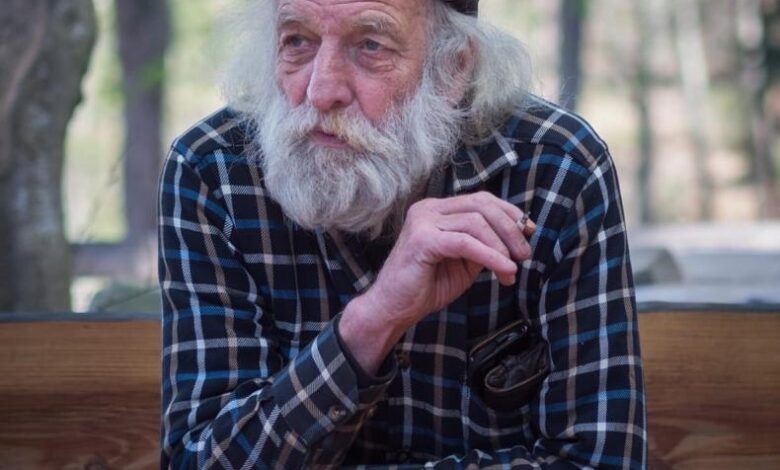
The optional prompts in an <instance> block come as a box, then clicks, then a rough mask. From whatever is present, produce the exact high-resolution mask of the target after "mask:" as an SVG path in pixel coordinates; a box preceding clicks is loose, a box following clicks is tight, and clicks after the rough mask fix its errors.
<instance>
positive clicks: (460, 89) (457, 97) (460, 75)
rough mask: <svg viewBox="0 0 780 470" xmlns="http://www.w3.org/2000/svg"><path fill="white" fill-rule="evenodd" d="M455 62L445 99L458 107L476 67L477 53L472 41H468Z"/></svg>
mask: <svg viewBox="0 0 780 470" xmlns="http://www.w3.org/2000/svg"><path fill="white" fill-rule="evenodd" d="M456 60H457V63H456V64H455V67H454V72H455V73H454V76H453V77H452V82H451V83H452V87H451V88H450V89H449V92H448V93H447V97H448V98H449V99H450V101H451V102H452V104H453V105H454V106H457V105H459V104H460V103H461V101H463V98H464V97H465V95H466V91H468V88H469V85H470V84H471V80H472V78H473V76H474V68H475V67H476V65H477V51H476V48H475V46H474V42H473V41H471V40H469V43H468V46H467V47H466V48H465V49H464V50H463V51H462V52H461V53H460V54H458V57H457V58H456Z"/></svg>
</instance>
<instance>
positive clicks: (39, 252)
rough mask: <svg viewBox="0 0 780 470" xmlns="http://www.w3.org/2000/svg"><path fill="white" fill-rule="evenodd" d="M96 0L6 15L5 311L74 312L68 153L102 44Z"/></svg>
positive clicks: (37, 0) (55, 1) (38, 5)
mask: <svg viewBox="0 0 780 470" xmlns="http://www.w3.org/2000/svg"><path fill="white" fill-rule="evenodd" d="M95 32H96V24H95V13H94V10H93V6H92V2H91V0H70V1H59V0H5V2H4V3H3V8H0V310H17V311H18V310H37V311H46V310H59V311H63V310H69V309H70V294H69V291H70V273H69V271H70V266H69V254H68V244H67V242H66V239H65V231H64V226H63V225H64V224H63V212H62V195H61V191H62V166H63V143H64V140H65V131H66V127H67V123H68V121H69V120H70V117H71V115H72V113H73V110H74V108H75V107H76V105H77V104H78V102H79V100H80V97H81V92H80V88H81V79H82V77H83V76H84V74H85V72H86V69H87V64H88V62H89V56H90V52H91V50H92V45H93V43H94V39H95Z"/></svg>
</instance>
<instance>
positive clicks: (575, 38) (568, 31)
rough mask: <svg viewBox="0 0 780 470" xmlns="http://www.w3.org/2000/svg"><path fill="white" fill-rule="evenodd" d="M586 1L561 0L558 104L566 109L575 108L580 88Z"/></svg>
mask: <svg viewBox="0 0 780 470" xmlns="http://www.w3.org/2000/svg"><path fill="white" fill-rule="evenodd" d="M585 8H586V0H561V9H560V27H561V34H560V38H561V39H560V53H559V55H558V57H560V65H559V75H560V79H561V94H560V97H559V102H560V104H561V106H563V107H565V108H568V109H576V108H577V98H578V96H579V93H580V89H581V88H582V36H583V31H582V29H583V24H584V22H585V16H586V15H585V13H586V11H585Z"/></svg>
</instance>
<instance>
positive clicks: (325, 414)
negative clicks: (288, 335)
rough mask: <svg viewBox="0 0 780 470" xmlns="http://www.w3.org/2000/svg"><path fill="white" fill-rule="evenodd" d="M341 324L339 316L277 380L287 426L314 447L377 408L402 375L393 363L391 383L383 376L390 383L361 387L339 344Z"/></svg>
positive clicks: (276, 392) (275, 388) (274, 391)
mask: <svg viewBox="0 0 780 470" xmlns="http://www.w3.org/2000/svg"><path fill="white" fill-rule="evenodd" d="M337 323H338V317H337V318H336V319H334V321H331V322H330V323H328V325H327V326H326V327H325V329H324V330H322V332H320V334H319V335H317V337H316V338H315V339H314V341H312V342H311V344H309V345H308V346H307V347H306V348H305V349H303V350H302V351H301V352H300V353H299V354H298V355H297V356H296V357H295V358H294V359H293V360H292V361H290V363H289V364H288V366H287V367H286V368H285V369H283V370H282V371H281V372H280V373H279V374H278V375H277V376H276V379H275V380H274V382H273V385H272V386H271V391H272V394H273V396H274V398H275V400H276V403H277V405H278V406H279V409H280V413H281V415H282V417H283V418H284V420H285V422H286V423H287V424H288V426H289V427H290V428H291V429H292V430H293V431H294V432H295V434H296V435H297V436H298V437H299V438H300V439H301V440H302V441H303V444H304V445H306V446H308V447H311V446H313V445H315V444H316V443H318V442H319V441H321V440H322V439H323V438H324V437H326V436H327V435H328V434H329V433H331V432H332V431H333V430H334V429H335V428H336V427H337V426H339V425H341V424H345V423H346V422H348V421H350V420H351V419H353V418H354V417H356V415H360V414H361V413H364V412H367V411H368V410H369V409H370V408H373V407H374V406H375V405H376V403H377V402H378V401H379V400H380V399H381V398H382V397H383V396H384V394H385V390H386V389H387V386H388V385H389V384H390V380H392V377H393V376H394V375H395V372H396V366H395V364H394V362H392V361H391V362H390V366H389V367H390V369H391V371H390V373H389V374H388V375H387V377H388V378H385V377H381V378H382V379H384V381H377V382H371V383H370V384H369V385H368V386H367V387H365V388H359V387H358V377H357V374H356V372H355V369H354V368H353V366H352V365H351V364H350V363H349V361H348V360H347V358H346V356H345V354H344V349H343V348H342V347H341V344H340V342H339V339H338V336H337V333H336V328H335V325H336V324H337ZM386 362H387V361H386ZM358 370H359V368H358Z"/></svg>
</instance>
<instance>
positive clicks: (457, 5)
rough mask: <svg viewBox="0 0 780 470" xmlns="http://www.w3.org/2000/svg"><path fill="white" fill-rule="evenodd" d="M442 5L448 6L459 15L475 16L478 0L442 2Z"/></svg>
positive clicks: (445, 0) (447, 0)
mask: <svg viewBox="0 0 780 470" xmlns="http://www.w3.org/2000/svg"><path fill="white" fill-rule="evenodd" d="M444 3H447V4H449V5H450V6H451V7H452V8H454V9H456V10H458V11H459V12H461V13H465V14H467V15H471V16H477V4H478V3H479V0H444Z"/></svg>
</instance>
